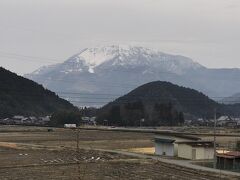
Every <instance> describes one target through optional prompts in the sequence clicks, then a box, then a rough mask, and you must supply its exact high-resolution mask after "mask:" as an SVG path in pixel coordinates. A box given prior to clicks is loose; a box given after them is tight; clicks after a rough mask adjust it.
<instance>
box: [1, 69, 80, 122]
mask: <svg viewBox="0 0 240 180" xmlns="http://www.w3.org/2000/svg"><path fill="white" fill-rule="evenodd" d="M0 102H1V103H0V118H3V117H10V116H13V115H41V116H43V115H49V114H50V113H53V112H54V111H58V110H75V107H74V106H73V105H72V104H70V103H69V102H67V101H66V100H63V99H60V98H59V97H58V96H57V95H55V93H53V92H51V91H49V90H46V89H44V88H43V87H42V86H41V85H39V84H37V83H35V82H33V81H31V80H28V79H25V78H23V77H20V76H18V75H16V74H14V73H12V72H10V71H7V70H5V69H4V68H2V67H0Z"/></svg>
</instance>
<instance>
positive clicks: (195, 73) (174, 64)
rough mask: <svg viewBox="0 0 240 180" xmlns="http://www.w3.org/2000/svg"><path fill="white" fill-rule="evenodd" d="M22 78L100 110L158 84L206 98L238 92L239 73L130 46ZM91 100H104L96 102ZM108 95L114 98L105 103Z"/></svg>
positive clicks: (92, 51) (94, 51) (87, 53)
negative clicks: (169, 84)
mask: <svg viewBox="0 0 240 180" xmlns="http://www.w3.org/2000/svg"><path fill="white" fill-rule="evenodd" d="M26 77H27V78H29V79H32V80H34V81H36V82H38V83H40V84H43V85H44V86H45V87H47V88H49V89H50V90H52V91H55V92H77V93H81V94H84V95H88V96H89V97H91V98H92V99H88V100H86V99H84V98H82V97H79V96H80V95H79V94H77V95H76V94H73V95H72V94H71V97H69V99H71V100H74V101H76V104H78V103H77V102H80V103H79V104H78V105H103V104H106V103H107V102H109V100H113V99H115V98H116V97H118V96H120V95H123V94H126V93H127V92H129V91H131V90H132V89H134V88H136V87H138V86H139V85H141V84H145V83H147V82H151V81H158V80H161V81H168V82H172V83H174V84H178V85H181V86H185V87H191V88H194V89H197V90H199V91H201V92H203V93H205V94H207V95H208V96H211V97H223V96H224V97H226V96H230V95H232V94H233V93H234V92H236V91H240V70H239V69H208V68H206V67H204V66H202V65H200V64H198V63H196V62H194V61H193V60H191V59H190V58H187V57H184V56H179V55H170V54H166V53H162V52H159V51H156V50H152V49H148V48H143V47H131V46H106V47H96V48H87V49H84V50H82V51H81V52H80V53H79V54H76V55H74V56H72V57H71V58H69V59H68V60H66V61H65V62H63V63H61V64H56V65H52V66H48V67H43V68H40V69H38V70H37V71H35V72H33V73H31V74H28V75H26ZM233 91H234V92H233ZM59 94H60V95H62V94H61V93H59ZM96 94H107V95H106V96H103V95H101V100H99V96H97V95H96ZM108 94H116V96H115V97H112V98H110V97H109V96H108ZM65 95H66V94H65Z"/></svg>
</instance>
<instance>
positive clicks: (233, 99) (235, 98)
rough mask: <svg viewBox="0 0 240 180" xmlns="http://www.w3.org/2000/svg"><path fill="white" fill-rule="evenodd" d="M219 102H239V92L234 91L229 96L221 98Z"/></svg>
mask: <svg viewBox="0 0 240 180" xmlns="http://www.w3.org/2000/svg"><path fill="white" fill-rule="evenodd" d="M220 102H221V103H224V104H237V103H240V93H236V94H234V95H232V96H230V97H226V98H223V99H222V100H220Z"/></svg>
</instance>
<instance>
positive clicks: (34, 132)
mask: <svg viewBox="0 0 240 180" xmlns="http://www.w3.org/2000/svg"><path fill="white" fill-rule="evenodd" d="M8 128H9V127H7V126H5V127H1V128H0V179H1V180H2V179H3V180H5V179H6V180H12V179H13V180H14V179H16V180H17V179H20V180H26V179H27V180H29V179H34V180H42V179H44V180H45V179H46V180H47V179H64V180H65V179H66V180H67V179H70V180H71V179H78V180H79V179H81V180H85V179H86V180H92V179H93V180H95V179H100V180H101V179H102V180H105V179H149V180H150V179H153V180H155V179H156V180H157V179H179V180H189V179H196V180H198V179H202V180H203V179H205V180H207V179H210V180H212V179H213V180H217V179H220V178H221V179H238V178H237V177H233V176H223V175H221V177H220V175H219V174H215V173H208V172H204V171H199V170H193V169H188V168H183V167H180V166H176V165H171V164H166V163H162V162H159V161H157V160H152V159H143V158H136V157H132V156H127V155H120V154H116V153H109V152H104V151H101V149H106V150H123V149H135V150H136V149H148V148H149V147H153V142H152V139H153V137H154V134H151V133H136V132H114V131H97V130H80V131H79V149H77V148H76V147H77V141H76V140H77V133H78V132H77V131H76V130H70V129H53V132H48V131H47V130H48V129H47V128H36V129H34V127H31V128H29V127H27V128H26V129H25V128H24V127H10V128H9V129H10V130H9V129H8ZM14 129H15V131H14ZM1 130H3V131H1Z"/></svg>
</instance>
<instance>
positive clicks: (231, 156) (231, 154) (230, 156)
mask: <svg viewBox="0 0 240 180" xmlns="http://www.w3.org/2000/svg"><path fill="white" fill-rule="evenodd" d="M217 156H218V157H223V158H227V159H234V158H240V151H231V152H226V153H223V154H217Z"/></svg>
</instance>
